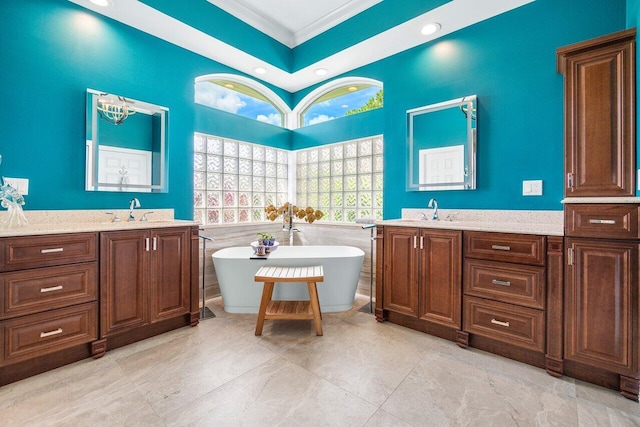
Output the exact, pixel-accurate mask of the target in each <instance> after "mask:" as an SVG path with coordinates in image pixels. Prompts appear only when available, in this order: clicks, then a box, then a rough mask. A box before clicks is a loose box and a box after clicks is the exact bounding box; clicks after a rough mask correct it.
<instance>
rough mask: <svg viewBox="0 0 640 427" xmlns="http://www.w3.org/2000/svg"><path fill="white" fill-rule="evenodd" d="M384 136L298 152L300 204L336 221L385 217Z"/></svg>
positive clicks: (298, 202)
mask: <svg viewBox="0 0 640 427" xmlns="http://www.w3.org/2000/svg"><path fill="white" fill-rule="evenodd" d="M382 150H383V140H382V135H377V136H374V137H370V138H362V139H358V140H353V141H347V142H342V143H337V144H331V145H323V146H320V147H314V148H310V149H305V150H300V151H297V152H296V156H297V159H296V203H297V204H298V205H299V206H313V207H316V208H317V209H320V210H322V211H323V212H325V213H328V215H326V216H325V219H326V220H329V221H333V222H353V221H355V220H356V219H359V218H373V219H378V220H381V219H382Z"/></svg>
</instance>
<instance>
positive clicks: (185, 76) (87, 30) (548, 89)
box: [0, 0, 638, 218]
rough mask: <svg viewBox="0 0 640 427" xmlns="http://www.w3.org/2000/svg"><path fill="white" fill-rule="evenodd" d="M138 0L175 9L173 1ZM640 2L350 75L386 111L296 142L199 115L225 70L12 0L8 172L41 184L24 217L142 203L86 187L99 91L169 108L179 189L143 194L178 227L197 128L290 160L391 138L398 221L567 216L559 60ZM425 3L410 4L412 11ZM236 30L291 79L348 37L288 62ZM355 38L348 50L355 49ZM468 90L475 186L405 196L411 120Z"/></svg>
mask: <svg viewBox="0 0 640 427" xmlns="http://www.w3.org/2000/svg"><path fill="white" fill-rule="evenodd" d="M144 1H145V2H146V3H149V4H153V3H158V4H161V5H162V7H173V6H171V5H172V2H170V1H168V0H144ZM190 1H193V2H200V1H204V0H190ZM394 1H396V0H385V2H383V3H382V4H386V5H387V6H386V7H388V5H390V4H392V3H393V2H394ZM434 2H435V3H438V1H436V0H434ZM636 2H637V0H629V1H628V2H625V0H609V1H606V2H603V1H600V0H583V1H581V2H580V7H579V8H578V7H576V6H575V1H574V0H537V1H535V2H533V3H531V4H528V5H526V6H523V7H521V8H519V9H516V10H514V11H511V12H508V13H506V14H504V15H500V16H498V17H495V18H493V19H491V20H488V21H484V22H481V23H479V24H476V25H474V26H472V27H470V28H467V29H464V30H461V31H458V32H455V33H453V34H450V35H448V36H445V37H443V38H442V39H440V40H438V41H436V42H432V43H428V44H425V45H422V46H418V47H416V48H413V49H411V50H408V51H405V52H402V53H400V54H397V55H394V56H392V57H390V58H387V59H384V60H382V61H379V62H376V63H374V64H370V65H368V66H365V67H362V68H360V69H357V70H354V71H352V72H350V73H348V74H347V75H352V76H361V77H369V78H374V79H377V80H380V81H383V82H384V90H385V105H384V108H382V109H379V110H375V111H371V112H367V113H363V114H360V115H355V116H350V117H346V118H341V119H337V120H334V121H332V122H327V123H322V124H317V125H313V126H309V127H306V128H303V129H299V130H296V131H287V130H285V129H281V128H278V127H275V126H271V125H268V124H264V123H260V122H257V121H253V120H250V119H246V118H242V117H236V116H234V115H231V114H228V113H225V112H222V111H217V110H212V109H208V108H206V107H202V106H196V105H194V102H193V82H194V79H195V78H196V77H197V76H201V75H204V74H210V73H222V72H224V73H229V72H236V71H235V70H232V69H230V68H229V67H226V66H224V65H221V64H218V63H216V62H214V61H210V60H208V59H206V58H203V57H201V56H199V55H196V54H193V53H190V52H188V51H185V50H183V49H181V48H178V47H176V46H173V45H171V44H169V43H166V42H164V41H162V40H159V39H157V38H154V37H152V36H149V35H147V34H144V33H142V32H140V31H137V30H135V29H132V28H130V27H127V26H125V25H122V24H120V23H118V22H115V21H112V20H110V19H107V18H104V17H102V16H99V15H95V14H92V13H90V12H87V11H86V10H85V9H83V8H81V7H79V6H76V5H74V4H73V3H71V2H69V1H67V0H5V1H4V2H3V4H2V7H1V8H0V32H1V33H2V40H3V42H2V48H1V49H0V75H1V76H2V82H3V84H2V85H0V88H1V89H0V95H1V98H0V99H2V100H3V102H2V103H0V131H1V138H0V154H2V155H3V157H4V161H3V164H2V165H1V166H0V174H1V175H4V176H13V177H27V178H29V179H30V180H31V181H30V192H29V195H28V196H27V197H26V202H27V205H26V208H27V209H112V208H118V207H126V206H127V205H128V200H129V199H130V198H131V197H132V195H134V194H135V193H133V194H132V193H126V194H121V193H109V192H85V191H84V162H85V159H84V157H85V152H84V137H85V128H84V117H85V94H86V89H87V88H93V89H97V90H102V91H105V92H110V93H117V94H121V95H125V96H127V97H130V98H133V99H139V100H142V101H146V102H150V103H153V104H158V105H163V106H166V107H168V108H169V116H170V124H169V134H168V141H169V142H168V152H169V162H168V163H169V192H168V193H164V194H148V193H141V194H139V195H137V196H138V197H139V198H140V200H141V202H142V204H143V208H162V207H174V208H175V209H176V217H178V218H191V216H192V192H193V183H192V181H193V179H192V175H193V166H192V155H193V153H192V150H193V132H195V131H198V132H207V133H215V134H217V135H220V136H223V137H228V138H236V139H243V140H247V141H251V142H257V143H263V144H267V145H271V146H274V147H279V148H291V149H299V148H306V147H310V146H315V145H320V144H325V143H330V142H337V141H343V140H350V139H354V138H359V137H363V136H369V135H375V134H380V133H383V134H384V137H385V162H384V167H385V200H384V204H385V212H384V215H385V217H386V218H393V217H397V216H399V214H400V209H401V208H402V207H424V206H426V202H427V200H428V199H429V198H430V197H437V198H438V200H439V202H440V205H441V206H442V207H444V208H488V209H552V210H560V209H562V206H561V204H560V200H561V199H562V188H563V186H562V182H563V162H562V158H563V141H562V134H563V123H562V122H563V120H562V108H563V107H562V105H563V101H562V76H561V75H560V74H558V73H557V72H556V70H555V49H556V48H557V47H559V46H564V45H567V44H570V43H574V42H578V41H581V40H585V39H589V38H592V37H596V36H600V35H603V34H607V33H611V32H614V31H618V30H621V29H624V28H625V27H627V26H633V25H636V24H637V23H638V16H637V7H636V6H637V5H636ZM175 3H177V2H175ZM419 3H420V2H418V1H417V0H412V1H411V2H409V3H407V4H408V5H409V6H411V8H413V9H415V8H419V7H420V6H419ZM423 4H426V3H423ZM627 9H629V10H632V11H633V14H634V15H635V16H632V17H629V16H627V14H626V12H627ZM416 10H417V9H416ZM603 17H606V19H603ZM225 19H228V17H227V18H225ZM354 19H356V18H354ZM356 20H357V19H356ZM231 21H232V20H228V21H225V22H227V23H230V22H231ZM352 22H355V21H352ZM376 22H378V21H376ZM391 24H392V23H391ZM391 24H390V23H389V22H387V21H380V25H383V26H384V25H391ZM200 25H206V23H202V22H200ZM363 25H364V23H363ZM376 25H378V24H376ZM240 29H241V30H242V31H238V28H237V26H228V27H227V28H226V29H225V31H226V33H225V37H226V38H227V40H228V41H234V40H237V42H238V43H239V45H243V44H248V43H249V41H250V40H252V41H253V43H254V45H255V46H262V47H265V46H271V47H270V48H269V49H273V52H271V53H268V54H267V53H264V54H263V55H265V57H269V58H270V60H273V61H281V63H282V64H283V66H284V65H286V64H287V63H290V67H292V68H296V67H297V66H301V65H302V64H304V63H305V62H307V61H309V60H310V59H309V58H314V57H315V56H316V55H320V54H322V52H323V51H322V49H326V48H327V46H328V45H329V44H330V43H329V42H330V41H331V39H332V38H336V39H337V38H339V31H338V30H336V32H331V33H329V34H327V35H325V36H324V37H326V38H325V39H322V38H319V39H318V40H317V41H315V42H313V41H312V42H308V43H306V44H305V45H306V47H305V49H308V50H307V51H306V52H305V51H304V49H296V50H295V51H290V52H289V53H288V54H287V51H286V50H284V51H283V50H282V48H281V47H280V46H278V45H277V42H274V41H273V40H272V39H269V38H267V37H266V36H265V37H264V38H262V36H260V34H259V33H254V32H253V31H250V30H247V29H246V28H245V27H243V26H240ZM343 31H344V29H343ZM357 33H358V34H360V35H355V36H353V37H352V38H349V37H347V39H345V40H346V41H345V42H344V43H346V44H353V43H355V42H356V41H357V37H361V35H362V33H361V32H357ZM236 38H237V39H236ZM322 40H324V42H323V43H318V41H322ZM314 43H316V44H319V45H322V46H317V47H314ZM266 49H267V48H264V49H263V50H266ZM247 50H250V49H247ZM283 52H284V53H283ZM271 55H272V56H271ZM258 56H259V55H258ZM274 58H276V59H274ZM277 58H280V59H277ZM294 58H298V59H297V60H296V59H294ZM270 87H271V88H273V87H272V86H270ZM315 87H317V86H314V87H310V88H307V89H305V90H303V91H300V92H298V93H294V94H288V93H286V92H285V91H283V90H281V89H277V88H273V89H274V90H275V91H276V93H278V95H280V96H281V97H282V98H283V99H284V100H285V102H288V103H290V105H295V103H297V102H298V101H299V100H300V99H302V98H303V97H304V96H305V95H306V94H307V93H309V91H311V90H313V89H314V88H315ZM470 94H476V95H478V189H477V190H475V191H464V192H463V191H448V192H445V191H440V192H438V191H435V192H410V193H408V192H405V188H404V183H405V169H406V159H405V150H406V135H405V134H406V127H405V126H406V124H405V123H406V120H405V111H406V110H407V109H411V108H415V107H418V106H422V105H427V104H431V103H434V102H440V101H444V100H447V99H452V98H458V97H461V96H464V95H470ZM524 179H542V180H543V181H544V195H543V196H542V197H523V196H521V191H522V180H524Z"/></svg>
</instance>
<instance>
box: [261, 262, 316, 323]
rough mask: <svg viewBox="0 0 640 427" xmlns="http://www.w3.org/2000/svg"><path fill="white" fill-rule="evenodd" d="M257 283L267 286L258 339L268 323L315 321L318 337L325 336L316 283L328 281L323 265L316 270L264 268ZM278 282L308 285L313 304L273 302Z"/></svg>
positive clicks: (265, 287)
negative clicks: (271, 320)
mask: <svg viewBox="0 0 640 427" xmlns="http://www.w3.org/2000/svg"><path fill="white" fill-rule="evenodd" d="M254 280H255V281H256V282H264V286H263V288H262V300H261V301H260V310H259V311H258V323H257V324H256V335H262V326H263V325H264V321H265V319H313V321H314V324H315V326H316V335H322V313H321V312H320V302H319V301H318V290H317V288H316V282H322V281H324V273H323V271H322V266H321V265H317V266H313V267H270V266H264V267H261V268H260V270H258V272H257V273H256V275H255V276H254ZM275 282H307V288H308V289H309V301H278V300H276V301H273V300H272V299H271V298H272V296H273V287H274V285H275Z"/></svg>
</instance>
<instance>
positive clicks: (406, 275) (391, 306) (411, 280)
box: [383, 227, 418, 316]
mask: <svg viewBox="0 0 640 427" xmlns="http://www.w3.org/2000/svg"><path fill="white" fill-rule="evenodd" d="M417 240H418V229H416V228H405V227H385V236H384V303H383V308H384V309H385V310H390V311H395V312H398V313H402V314H407V315H411V316H418V276H417V272H418V255H417V254H418V251H417Z"/></svg>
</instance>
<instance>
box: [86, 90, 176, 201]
mask: <svg viewBox="0 0 640 427" xmlns="http://www.w3.org/2000/svg"><path fill="white" fill-rule="evenodd" d="M168 114H169V110H168V109H167V108H165V107H161V106H159V105H154V104H150V103H148V102H143V101H138V100H135V99H131V98H126V97H123V96H119V95H114V94H110V93H105V92H101V91H97V90H93V89H87V106H86V154H87V157H86V189H87V190H88V191H127V192H166V191H167V172H168V171H167V159H166V156H167V137H166V134H167V120H168Z"/></svg>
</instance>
